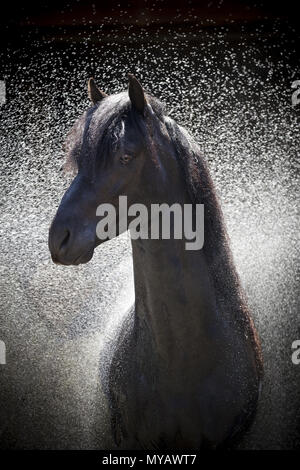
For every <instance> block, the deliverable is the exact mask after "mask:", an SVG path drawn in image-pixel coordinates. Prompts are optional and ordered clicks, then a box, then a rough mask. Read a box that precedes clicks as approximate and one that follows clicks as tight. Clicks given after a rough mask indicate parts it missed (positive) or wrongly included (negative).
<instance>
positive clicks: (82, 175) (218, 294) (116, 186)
mask: <svg viewBox="0 0 300 470" xmlns="http://www.w3.org/2000/svg"><path fill="white" fill-rule="evenodd" d="M89 96H90V98H91V100H92V102H93V106H92V107H90V108H89V109H88V110H87V111H86V112H85V113H84V114H83V115H82V116H81V117H80V118H79V119H78V121H77V122H76V124H75V125H74V127H73V129H72V131H71V133H70V134H69V136H68V139H67V148H68V161H69V163H70V162H71V163H72V164H73V166H75V167H76V169H77V171H78V173H77V176H76V177H75V179H74V180H73V182H72V184H71V185H70V187H69V189H68V190H67V192H66V193H65V195H64V197H63V199H62V201H61V204H60V206H59V208H58V211H57V214H56V216H55V218H54V221H53V223H52V225H51V228H50V233H49V248H50V252H51V255H52V259H53V261H54V262H57V263H60V264H64V265H78V264H80V263H86V262H88V261H89V260H90V259H91V258H92V256H93V252H94V249H95V247H96V246H97V245H98V244H100V243H101V240H99V239H98V238H97V236H96V226H97V222H98V221H99V217H97V215H96V210H97V207H98V205H99V204H101V203H111V204H113V206H114V207H115V208H116V211H118V198H119V196H120V195H126V196H127V197H128V205H130V204H133V203H142V204H144V205H145V206H146V207H149V208H150V206H151V204H153V203H161V202H164V203H167V204H169V205H172V204H173V203H178V204H180V205H182V206H183V205H184V204H192V205H193V207H195V206H196V204H199V203H201V204H204V208H205V209H204V210H205V217H204V234H205V243H204V247H203V249H201V250H193V251H191V250H186V249H185V241H184V240H182V239H175V237H173V238H172V237H171V239H169V240H165V239H137V240H132V250H133V265H134V284H135V297H136V300H135V306H134V308H133V309H132V311H131V314H130V315H129V316H127V320H126V321H125V322H124V324H123V327H122V329H121V331H120V333H119V337H118V338H117V346H116V348H115V352H114V355H113V358H112V362H111V365H110V367H109V375H108V377H107V378H106V379H105V380H104V382H105V383H104V385H105V387H106V390H107V393H108V397H109V404H110V408H111V418H112V428H113V435H114V438H115V442H116V444H117V445H118V446H120V448H131V449H136V448H146V449H168V448H190V449H197V448H202V447H210V448H217V447H219V446H224V445H227V444H230V443H232V442H234V441H235V440H236V439H237V436H241V435H242V434H243V432H244V431H245V429H246V428H247V427H248V426H249V424H250V422H251V420H252V419H253V416H254V413H255V409H256V404H257V400H258V396H259V389H260V382H261V377H262V360H261V351H260V346H259V341H258V338H257V335H256V331H255V328H254V325H253V322H252V320H251V318H250V316H249V313H248V310H247V306H246V303H245V300H244V296H243V293H242V290H241V287H240V283H239V279H238V276H237V273H236V270H235V267H234V264H233V262H232V257H231V252H230V249H229V244H228V238H227V234H226V229H225V227H224V223H223V218H222V213H221V209H220V206H219V203H218V200H217V197H216V192H215V189H214V186H213V183H212V180H211V178H210V174H209V171H208V168H207V166H206V163H205V161H204V159H203V158H202V156H201V155H200V152H199V148H198V146H197V144H196V143H195V141H194V140H193V139H192V137H191V136H190V135H189V134H188V133H187V131H186V130H184V129H183V128H182V127H180V126H179V125H177V124H176V123H175V122H174V121H173V120H172V119H171V118H169V117H167V116H166V114H165V110H164V107H163V106H162V104H161V103H160V102H159V101H158V100H157V99H155V98H154V97H153V96H151V95H150V94H148V93H146V92H145V91H144V90H143V88H142V86H141V85H140V83H139V82H138V80H137V79H136V78H135V77H134V76H133V75H129V90H128V93H127V92H123V93H119V94H116V95H111V96H107V95H106V94H105V93H103V92H102V91H100V90H99V89H98V88H97V87H96V85H95V82H94V81H93V79H90V81H89ZM117 215H119V214H117ZM117 226H118V223H117ZM124 229H127V227H124ZM117 235H118V231H117ZM102 241H103V240H102Z"/></svg>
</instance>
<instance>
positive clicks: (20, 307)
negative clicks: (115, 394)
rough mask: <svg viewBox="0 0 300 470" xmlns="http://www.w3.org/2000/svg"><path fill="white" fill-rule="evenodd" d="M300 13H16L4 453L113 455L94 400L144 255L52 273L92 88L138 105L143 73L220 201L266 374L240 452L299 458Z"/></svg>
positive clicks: (3, 244) (124, 246)
mask: <svg viewBox="0 0 300 470" xmlns="http://www.w3.org/2000/svg"><path fill="white" fill-rule="evenodd" d="M296 5H297V3H296V2H290V1H283V2H279V3H276V2H271V1H267V2H265V1H261V2H260V1H257V2H252V3H250V2H248V1H247V2H246V1H226V0H224V1H222V0H219V1H214V0H212V1H201V2H200V1H185V2H182V1H177V0H174V1H144V0H139V1H137V0H132V1H128V2H125V1H101V2H100V1H97V0H94V1H81V0H79V1H74V0H70V1H69V2H65V1H51V2H45V1H42V2H26V3H25V2H24V4H22V5H17V4H15V3H13V2H7V4H6V6H5V10H4V11H2V12H1V18H0V34H1V41H0V79H2V78H3V79H5V81H6V89H7V103H6V104H5V105H4V106H2V107H1V108H0V190H1V204H0V339H2V340H4V341H5V343H6V345H7V349H8V360H7V365H6V366H1V368H0V448H25V449H29V448H34V449H49V448H50V449H62V448H63V449H64V448H66V449H70V448H104V447H108V446H110V445H111V442H110V439H109V425H108V424H107V417H106V414H105V409H104V408H105V406H104V404H103V403H104V400H103V397H102V395H101V392H100V391H99V390H98V388H97V387H98V383H97V380H98V378H97V377H98V375H97V369H98V367H101V364H103V362H104V359H103V356H101V354H100V352H99V357H98V356H97V355H98V352H97V353H96V352H95V351H98V350H97V345H98V344H100V343H101V344H102V341H104V339H103V338H105V337H106V336H107V337H109V335H108V333H107V325H109V324H110V322H111V320H114V318H115V317H114V316H113V315H112V313H111V311H112V308H111V306H113V305H114V304H115V303H117V293H120V292H122V288H123V289H124V291H127V290H128V291H130V292H131V289H132V286H131V285H130V282H131V281H130V280H131V277H130V276H131V274H130V269H129V267H128V266H129V265H130V263H131V259H130V256H131V254H130V246H129V243H125V242H124V241H120V240H116V241H113V242H112V244H111V245H110V244H105V246H103V247H101V248H100V249H97V253H96V254H95V257H94V259H93V260H92V262H91V263H89V264H88V265H87V266H84V267H79V268H78V269H76V270H74V269H73V270H72V269H69V270H66V269H63V268H57V267H55V266H54V265H52V263H51V260H50V257H49V252H48V248H47V231H48V227H49V224H50V221H51V218H52V217H53V215H54V213H55V210H56V207H57V204H58V202H59V200H60V198H61V196H62V194H63V191H64V190H65V189H66V187H67V186H68V181H67V180H66V177H65V176H64V175H62V173H61V171H60V168H61V166H62V164H63V161H64V155H63V151H62V144H63V141H64V138H65V135H66V132H67V131H68V130H69V129H70V127H71V125H72V124H73V122H74V119H76V118H77V117H78V115H79V114H80V113H81V112H82V111H83V110H84V109H86V107H87V105H88V99H87V92H86V82H87V79H88V78H89V77H90V76H95V78H96V79H97V81H98V82H99V85H100V86H101V88H103V89H104V91H106V92H108V93H114V92H117V91H120V90H124V89H125V87H126V86H127V73H128V72H133V73H135V74H136V75H137V76H138V78H139V79H140V80H141V81H142V83H143V84H144V86H145V87H146V88H147V89H148V90H150V91H151V92H153V93H154V94H155V96H157V97H158V98H160V99H162V100H163V101H164V102H165V103H166V105H167V109H168V110H169V112H170V115H171V116H172V117H174V118H175V119H176V120H178V122H180V123H181V124H183V125H184V126H186V127H187V128H188V129H189V130H190V131H191V132H192V133H193V135H194V136H195V138H196V139H197V140H198V142H199V144H200V146H201V148H202V150H203V153H204V154H205V156H206V158H207V160H208V162H209V165H210V169H211V172H212V176H213V179H214V181H215V183H216V186H217V190H218V192H219V195H220V198H221V202H222V207H223V210H224V213H225V218H226V222H227V226H228V229H229V234H230V238H231V242H232V247H233V253H234V257H235V261H236V264H237V267H238V271H239V273H240V276H241V279H242V283H243V286H244V288H245V290H246V294H247V296H248V299H249V305H250V308H251V311H252V315H253V318H254V320H255V323H256V325H257V328H258V331H259V334H260V337H261V341H262V347H263V353H264V360H265V374H266V375H265V380H264V388H263V394H262V398H261V402H260V405H259V410H258V414H257V419H256V422H255V425H254V427H253V428H252V430H251V431H250V433H249V434H248V435H247V436H246V438H245V440H244V442H243V443H242V444H241V448H244V449H245V448H246V449H269V448H271V449H296V448H300V366H295V365H293V364H292V362H291V344H292V342H293V341H294V340H296V339H299V337H300V322H299V287H298V279H299V275H298V273H299V270H298V267H299V249H298V238H299V235H298V234H299V224H298V221H299V215H298V205H299V203H298V201H299V108H300V105H299V106H298V107H296V108H293V107H292V106H291V93H292V90H291V84H292V82H293V80H296V79H300V67H299V36H300V35H299V26H298V24H299V16H298V13H297V8H296ZM128 279H129V281H130V282H129V281H128ZM128 283H129V284H128ZM122 301H123V298H122ZM116 323H117V320H116ZM95 335H96V336H95ZM97 335H98V336H99V338H98V336H97ZM99 342H100V343H99ZM101 347H102V346H101ZM98 363H99V364H98Z"/></svg>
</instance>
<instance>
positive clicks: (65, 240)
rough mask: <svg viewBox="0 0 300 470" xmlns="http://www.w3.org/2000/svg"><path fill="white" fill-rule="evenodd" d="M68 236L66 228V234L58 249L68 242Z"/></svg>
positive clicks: (68, 232)
mask: <svg viewBox="0 0 300 470" xmlns="http://www.w3.org/2000/svg"><path fill="white" fill-rule="evenodd" d="M69 238H70V231H69V230H66V234H65V236H64V238H63V240H62V242H61V244H60V247H59V251H60V250H62V249H63V248H65V246H66V245H67V244H68V241H69Z"/></svg>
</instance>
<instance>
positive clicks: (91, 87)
mask: <svg viewBox="0 0 300 470" xmlns="http://www.w3.org/2000/svg"><path fill="white" fill-rule="evenodd" d="M88 94H89V98H90V100H91V101H92V103H93V104H96V103H98V102H99V101H101V100H103V98H105V97H106V96H107V94H106V93H104V91H101V90H99V88H98V87H97V85H96V83H95V80H94V79H93V78H90V79H89V81H88Z"/></svg>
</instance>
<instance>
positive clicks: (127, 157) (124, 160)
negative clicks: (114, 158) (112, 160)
mask: <svg viewBox="0 0 300 470" xmlns="http://www.w3.org/2000/svg"><path fill="white" fill-rule="evenodd" d="M131 160H132V156H131V155H128V154H127V153H125V154H124V155H122V156H121V157H120V161H121V163H123V165H126V163H129V162H130V161H131Z"/></svg>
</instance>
